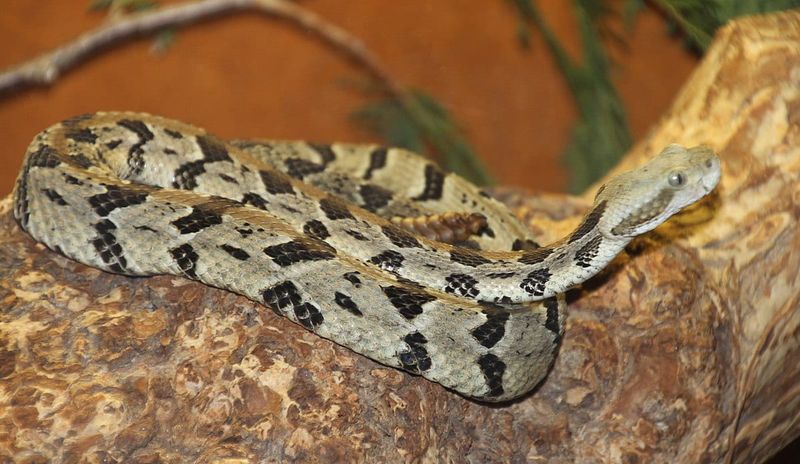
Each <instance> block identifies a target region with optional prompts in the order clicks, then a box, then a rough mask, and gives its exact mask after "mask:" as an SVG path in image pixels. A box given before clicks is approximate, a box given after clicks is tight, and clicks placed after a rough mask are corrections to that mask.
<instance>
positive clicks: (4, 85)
mask: <svg viewBox="0 0 800 464" xmlns="http://www.w3.org/2000/svg"><path fill="white" fill-rule="evenodd" d="M240 11H258V12H261V13H264V14H267V15H271V16H275V17H279V18H283V19H286V20H288V21H290V22H292V23H294V24H296V25H298V26H302V27H303V28H304V29H305V30H307V31H308V32H310V33H312V34H314V35H315V36H316V37H318V38H319V39H322V41H324V42H325V43H327V44H328V45H330V46H332V47H333V48H334V49H335V50H337V51H338V52H340V53H343V54H345V55H346V56H347V57H348V58H350V59H352V60H353V61H354V62H355V63H356V64H358V65H359V66H361V67H363V68H364V69H365V70H366V71H367V72H369V73H370V74H371V75H372V76H373V77H375V78H377V79H379V80H380V81H382V82H383V83H384V85H385V86H386V90H387V92H389V93H391V94H393V95H395V96H401V95H402V94H403V88H402V86H401V85H400V84H399V83H398V82H397V81H395V80H394V79H393V78H392V77H391V76H390V75H389V73H388V72H387V71H386V70H385V69H384V68H383V67H382V65H381V64H380V63H379V62H378V59H377V58H376V57H375V56H374V55H373V54H372V53H371V52H370V51H369V50H367V49H366V47H365V46H364V44H363V43H362V42H361V41H360V40H358V39H357V38H355V37H353V36H352V35H350V34H349V33H348V32H347V31H345V30H343V29H341V28H339V27H338V26H336V25H334V24H331V23H329V22H327V21H325V20H324V19H323V18H321V17H319V16H317V15H316V14H314V13H313V12H311V11H308V10H306V9H304V8H302V7H300V6H298V5H296V4H294V3H291V2H289V1H286V0H201V1H197V2H186V3H182V4H178V5H174V6H168V7H164V8H161V9H158V10H153V11H148V12H142V13H136V14H130V15H126V16H122V17H120V18H118V19H115V20H112V21H110V22H109V23H107V24H105V25H102V26H100V27H98V28H96V29H94V30H91V31H88V32H86V33H84V34H82V35H81V36H79V37H78V38H76V39H75V40H73V41H71V42H69V43H67V44H65V45H63V46H61V47H58V48H56V49H55V50H52V51H50V52H47V53H44V54H42V55H40V56H38V57H36V58H34V59H32V60H30V61H28V62H25V63H22V64H20V65H17V66H13V67H11V68H10V69H8V70H6V71H4V72H2V73H0V94H2V93H4V92H8V91H9V90H12V89H16V88H19V87H24V86H34V85H45V86H46V85H50V84H52V83H53V82H55V81H56V80H57V79H58V77H59V76H60V75H61V74H63V73H64V72H65V71H67V70H69V69H71V68H73V67H74V66H76V65H77V64H78V63H80V62H81V61H82V60H85V59H87V58H88V57H90V56H91V55H93V54H95V53H97V52H99V51H101V50H103V49H104V48H107V47H109V46H110V45H113V44H116V43H118V42H121V41H123V40H127V39H131V38H134V37H141V36H144V35H149V34H152V33H154V32H157V31H159V30H161V29H164V28H167V27H174V26H182V25H187V24H191V23H195V22H197V21H200V20H203V19H208V18H214V17H218V16H220V15H222V14H224V13H235V12H240Z"/></svg>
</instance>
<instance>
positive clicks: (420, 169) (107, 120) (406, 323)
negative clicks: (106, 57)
mask: <svg viewBox="0 0 800 464" xmlns="http://www.w3.org/2000/svg"><path fill="white" fill-rule="evenodd" d="M606 190H608V191H611V192H612V193H610V194H608V195H610V196H609V198H605V197H604V198H601V199H600V200H599V201H598V202H597V203H596V205H597V206H596V207H595V208H594V209H593V210H592V211H591V212H589V214H587V216H586V219H585V220H584V222H583V224H582V225H581V226H580V227H579V228H578V229H577V230H576V232H574V233H573V234H572V235H571V236H569V237H567V238H565V240H562V241H561V242H558V243H556V244H555V245H553V246H551V247H548V248H541V249H536V248H535V246H533V245H525V246H521V244H532V243H533V242H532V239H531V237H529V236H528V233H527V231H526V230H525V228H524V227H523V226H522V225H521V224H520V223H519V221H518V220H517V219H516V218H514V216H513V215H512V214H511V213H510V212H509V211H508V210H507V209H506V208H504V207H503V206H502V205H500V204H499V203H498V202H496V201H495V200H493V199H491V198H490V197H489V196H488V195H486V194H485V193H483V192H482V191H480V190H479V189H478V188H477V187H475V186H473V185H472V184H470V183H468V182H466V181H465V180H463V179H461V178H459V177H458V176H455V175H453V174H449V173H445V172H443V171H441V170H440V169H439V168H437V167H436V166H435V165H433V164H432V163H431V162H430V161H428V160H425V159H423V158H421V157H418V156H416V155H414V154H412V153H410V152H408V151H405V150H400V149H394V148H384V147H377V146H368V145H344V144H333V145H326V144H312V143H307V142H279V141H233V142H227V141H223V140H221V139H219V138H217V137H215V136H213V135H211V134H208V133H207V132H205V131H204V130H202V129H198V128H196V127H193V126H190V125H188V124H184V123H181V122H178V121H174V120H169V119H165V118H160V117H156V116H151V115H147V114H140V113H96V114H91V115H84V116H82V117H77V118H72V119H70V120H67V121H64V122H63V123H60V124H57V125H54V126H52V127H50V128H49V129H47V130H45V131H43V132H42V133H40V134H39V135H37V136H36V138H35V139H34V140H33V142H32V143H31V146H30V148H29V150H28V154H27V157H26V160H25V162H24V164H23V168H22V171H21V173H20V176H19V178H18V180H17V184H16V187H15V191H14V195H15V217H16V218H17V220H18V221H19V222H20V224H21V226H22V227H23V228H24V229H25V230H26V231H28V232H29V233H30V234H31V235H32V236H33V237H34V238H35V239H37V240H39V241H41V242H42V243H44V244H46V245H47V246H49V247H50V248H51V249H54V250H58V251H59V252H61V253H63V254H64V255H66V256H68V257H70V258H72V259H75V260H77V261H79V262H82V263H85V264H87V265H90V266H94V267H97V268H100V269H103V270H106V271H109V272H115V273H121V274H127V275H156V274H174V275H179V276H184V277H186V278H189V279H193V280H198V281H200V282H204V283H206V284H208V285H211V286H215V287H220V288H225V289H229V290H231V291H233V292H236V293H239V294H242V295H244V296H247V297H248V298H250V299H252V300H254V301H257V302H259V303H263V304H265V305H267V306H268V307H270V308H271V309H272V310H274V311H275V312H277V313H278V314H281V315H283V316H285V317H287V318H289V319H290V320H292V321H294V322H296V323H298V324H300V325H302V326H303V327H305V328H306V329H308V330H311V331H314V332H315V333H317V334H318V335H320V336H322V337H325V338H328V339H330V340H333V341H334V342H336V343H339V344H341V345H344V346H346V347H348V348H350V349H352V350H354V351H356V352H358V353H361V354H363V355H365V356H368V357H370V358H372V359H374V360H375V361H378V362H380V363H383V364H386V365H389V366H394V367H397V368H400V369H404V370H406V371H408V372H410V373H413V374H419V375H422V376H424V377H425V378H427V379H429V380H431V381H434V382H438V383H440V384H442V385H444V386H445V387H447V388H450V389H453V390H455V391H457V392H459V393H461V394H463V395H466V396H469V397H473V398H477V399H481V400H486V401H503V400H508V399H512V398H515V397H518V396H521V395H523V394H525V393H526V392H528V391H530V390H531V389H532V388H533V387H534V386H535V385H536V384H537V383H538V382H539V381H540V380H541V379H542V378H543V377H544V376H545V375H546V373H547V371H548V369H549V367H550V365H551V364H552V361H553V357H554V354H555V351H556V348H557V345H558V341H559V340H560V338H561V336H562V333H563V326H564V317H565V306H564V299H563V291H564V290H565V289H566V288H568V287H569V286H572V285H574V284H577V283H580V282H581V281H583V280H585V279H586V278H588V277H589V276H591V275H593V274H594V273H596V272H597V271H598V270H599V269H601V268H602V267H603V266H605V264H606V263H607V262H608V261H609V260H610V259H612V258H613V256H614V255H615V254H616V253H617V252H618V251H619V250H621V249H622V247H624V245H625V244H626V243H627V242H628V241H629V240H630V238H631V237H630V236H627V235H626V236H614V235H613V234H611V235H609V234H605V235H604V234H602V233H601V230H600V229H601V227H600V225H598V224H599V223H600V222H601V221H602V220H604V219H607V218H611V219H613V220H614V224H621V225H620V228H621V229H624V230H625V231H629V230H631V229H635V228H636V226H637V222H636V220H637V218H641V220H646V221H651V222H652V221H654V220H663V219H662V216H665V214H662V213H660V212H659V211H653V207H652V205H648V203H647V199H648V198H653V199H654V200H653V202H652V204H653V205H657V206H658V207H659V208H662V209H664V208H666V209H668V207H669V201H670V198H667V195H665V194H664V193H663V192H660V191H655V192H653V193H652V195H639V196H640V197H642V199H643V201H638V202H637V203H636V204H629V203H627V201H628V197H627V196H624V195H621V194H620V192H619V191H618V189H616V190H615V188H610V189H606ZM651 190H655V189H651ZM614 192H615V193H614ZM659 193H660V194H659ZM613 195H619V197H620V198H622V199H623V200H625V201H619V203H620V205H621V206H619V205H617V207H616V208H615V204H612V202H614V201H615V200H614V196H613ZM665 204H666V205H667V206H665ZM627 211H631V212H632V214H633V216H631V215H628V214H626V212H627ZM453 213H456V214H464V215H468V214H473V213H477V214H480V215H481V216H482V217H485V225H484V224H483V223H482V227H481V229H480V233H476V234H475V235H474V236H473V237H470V238H469V239H468V240H465V241H464V243H461V244H460V245H463V246H464V247H461V246H454V245H451V244H444V243H439V242H435V241H432V240H430V239H428V238H425V237H423V236H419V235H415V234H414V233H413V232H410V231H408V230H406V229H404V228H403V227H401V226H399V225H397V224H394V223H392V222H391V221H390V219H392V218H397V217H400V218H403V217H407V218H414V217H418V216H425V215H442V214H453ZM670 214H672V212H669V214H666V217H668V215H670ZM666 217H664V219H665V218H666ZM654 218H655V219H654ZM484 250H487V251H484ZM512 250H520V251H512Z"/></svg>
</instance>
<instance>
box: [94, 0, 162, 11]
mask: <svg viewBox="0 0 800 464" xmlns="http://www.w3.org/2000/svg"><path fill="white" fill-rule="evenodd" d="M155 6H156V2H155V1H153V0H92V3H91V4H90V5H89V9H91V10H95V11H100V10H110V9H111V8H118V9H120V10H122V11H125V12H134V11H144V10H149V9H151V8H153V7H155Z"/></svg>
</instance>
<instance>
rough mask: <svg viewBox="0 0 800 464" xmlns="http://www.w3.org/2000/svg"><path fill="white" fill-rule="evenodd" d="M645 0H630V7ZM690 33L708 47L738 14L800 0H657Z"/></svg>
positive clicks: (695, 43)
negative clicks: (726, 24) (713, 38)
mask: <svg viewBox="0 0 800 464" xmlns="http://www.w3.org/2000/svg"><path fill="white" fill-rule="evenodd" d="M642 1H643V0H628V2H627V4H626V8H627V9H633V8H634V7H633V6H631V5H632V4H640V3H642ZM653 4H654V5H655V6H656V7H657V8H658V9H660V10H662V11H663V12H664V13H666V15H667V16H668V17H669V19H670V21H672V22H673V24H674V26H677V28H678V29H680V30H681V31H682V32H683V33H684V34H685V36H686V41H687V43H688V45H689V46H690V47H691V48H693V49H694V50H696V51H698V52H703V51H705V49H706V48H708V45H709V44H710V43H711V38H712V37H713V35H714V31H716V30H717V29H718V28H719V27H720V26H722V25H724V24H725V23H727V22H728V21H730V20H731V19H733V18H736V17H738V16H744V15H751V14H758V13H769V12H772V11H779V10H786V9H790V8H797V7H800V0H654V1H653Z"/></svg>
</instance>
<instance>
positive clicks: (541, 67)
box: [0, 0, 699, 194]
mask: <svg viewBox="0 0 800 464" xmlns="http://www.w3.org/2000/svg"><path fill="white" fill-rule="evenodd" d="M2 3H3V8H2V9H1V10H0V43H2V44H3V45H2V46H0V68H8V67H11V66H13V65H15V64H19V63H22V62H24V61H26V60H29V59H31V58H33V57H35V56H37V55H38V54H40V53H43V52H46V51H49V50H51V49H53V48H55V47H57V46H59V45H62V44H64V43H66V42H67V41H69V40H71V39H74V38H75V37H76V36H78V35H79V34H81V33H83V32H85V31H88V30H90V29H91V28H94V27H97V26H99V25H101V24H102V23H103V22H104V21H106V20H107V18H108V15H109V10H108V9H103V8H102V7H104V6H107V3H108V2H103V1H100V2H92V1H90V0H70V1H30V0H3V2H2ZM117 3H122V4H125V5H127V6H128V7H130V8H131V9H134V10H135V9H140V8H148V6H149V7H151V8H158V7H160V6H162V5H164V4H174V3H178V2H164V1H161V2H158V3H156V4H153V2H147V1H141V0H134V1H130V0H126V1H122V2H117ZM525 3H526V2H519V3H517V2H515V1H504V0H496V1H490V2H478V3H472V2H441V1H437V2H431V1H426V0H405V1H402V2H386V1H381V0H365V1H347V2H342V1H337V0H309V1H303V2H299V3H298V4H299V5H300V6H302V7H303V8H306V9H308V10H310V11H312V12H314V13H316V14H318V15H319V16H321V17H322V18H324V19H325V20H326V21H328V22H330V23H332V24H335V25H337V26H339V27H341V28H343V29H344V30H346V31H348V32H349V33H350V34H352V36H353V37H355V38H357V39H358V40H360V41H361V42H362V43H363V44H364V45H365V46H366V47H367V48H368V49H369V50H370V51H372V53H373V54H374V55H375V56H377V57H378V59H379V60H380V62H381V63H382V66H383V68H384V69H385V70H386V71H387V72H388V73H389V74H390V75H391V76H392V77H393V78H394V79H395V80H396V81H398V82H400V83H402V84H403V85H404V86H406V87H407V88H409V89H417V90H420V91H422V92H424V94H426V95H427V96H429V97H430V98H431V99H432V100H434V101H435V103H436V104H438V105H440V106H441V107H442V108H443V109H445V110H446V111H447V112H448V114H449V115H450V116H451V121H452V123H453V125H454V127H455V128H456V129H457V130H458V131H459V136H460V137H462V138H463V139H462V140H463V141H464V142H466V143H467V144H468V147H471V149H472V152H474V153H475V154H476V156H477V157H478V158H479V160H480V161H481V162H482V165H483V167H484V168H485V173H484V174H483V175H478V176H477V177H476V176H475V175H470V173H469V172H467V173H466V174H467V175H468V176H470V177H472V178H473V179H475V180H478V181H486V180H488V179H491V180H493V181H494V182H495V183H497V184H500V185H516V186H523V187H528V188H531V189H536V190H545V191H566V190H568V189H569V188H570V176H569V172H570V170H569V167H568V165H567V164H566V163H564V162H563V159H564V158H563V156H562V155H563V154H564V152H565V151H566V150H567V149H568V148H569V146H570V141H571V136H572V134H573V129H574V128H575V127H576V124H578V123H579V122H580V120H581V116H582V114H581V111H582V108H580V107H579V105H577V104H576V98H575V93H574V89H573V88H571V86H570V82H569V81H568V80H567V79H565V74H564V70H563V69H562V68H560V67H559V62H558V60H557V59H556V55H554V53H553V50H552V49H551V48H550V47H548V44H547V42H546V41H545V40H544V39H543V35H542V34H541V31H540V30H539V29H538V28H537V27H536V25H535V23H534V22H533V21H532V20H531V19H530V17H529V16H525V15H526V12H525V10H524V6H525ZM582 3H586V4H588V5H590V6H591V5H592V4H595V3H596V4H597V5H600V6H602V7H603V8H606V9H607V11H601V12H599V13H598V12H592V11H590V13H592V14H597V15H598V17H600V16H601V17H600V18H599V20H598V22H597V23H592V24H598V25H599V27H598V28H597V30H596V31H595V32H596V37H589V38H588V39H589V41H590V42H589V43H593V44H594V45H595V46H596V48H597V49H599V50H600V51H605V52H606V53H607V55H608V65H607V69H606V70H607V73H606V74H607V76H608V77H609V78H610V82H611V83H613V85H614V86H615V88H616V89H617V91H618V96H619V101H620V102H621V105H622V107H624V111H625V115H626V117H627V124H628V126H629V129H630V136H629V137H630V140H636V139H638V138H640V137H641V136H642V135H643V134H645V133H646V131H647V130H648V128H649V127H650V126H651V125H652V124H653V123H655V122H656V121H657V120H658V118H659V117H660V115H661V114H662V113H663V112H664V111H665V110H666V109H667V108H668V106H669V104H670V102H671V100H672V99H673V97H674V95H675V93H676V92H677V90H678V89H679V88H680V86H681V84H682V83H683V82H684V81H685V79H686V78H687V76H688V75H689V73H691V71H692V69H693V68H694V66H695V65H696V63H697V62H698V59H699V55H698V54H697V53H695V52H693V51H692V49H691V48H689V47H687V42H686V40H685V38H684V36H683V35H682V34H676V33H675V32H676V31H677V30H676V28H675V27H673V26H671V25H670V20H669V16H668V15H667V14H665V13H664V12H663V11H661V10H658V9H655V8H649V7H646V6H645V7H643V8H641V9H639V10H638V13H636V14H632V13H630V12H627V13H626V10H625V9H626V7H628V6H629V5H628V4H629V3H630V2H629V1H627V0H625V1H623V0H620V1H610V2H609V1H603V2H575V3H573V2H569V1H540V2H538V4H533V3H530V4H529V5H535V6H536V7H538V12H540V13H541V18H542V19H543V20H544V21H546V24H547V25H548V26H549V28H550V29H552V32H553V34H554V35H555V36H556V38H557V41H558V46H559V47H562V48H563V50H564V51H565V53H566V54H567V55H568V57H569V58H570V59H572V60H574V62H575V63H576V64H577V65H580V64H582V57H583V56H584V55H585V54H586V53H587V51H586V40H585V38H584V37H582V34H581V16H579V15H578V14H576V5H581V4H582ZM634 3H636V2H634ZM92 4H94V5H95V9H91V8H90V6H91V5H92ZM467 4H469V5H471V7H467V8H465V5H467ZM478 5H479V6H478ZM520 5H522V8H520ZM97 7H100V8H97ZM584 13H585V12H584ZM626 18H628V24H626ZM598 38H599V40H595V39H598ZM590 52H591V50H590ZM584 74H587V73H584ZM591 77H596V76H592V75H591V72H589V73H588V74H587V76H579V80H580V79H583V80H586V79H587V78H591ZM601 77H603V76H601ZM592 86H595V87H596V86H597V84H595V83H592V82H591V80H589V89H590V93H589V97H590V100H602V99H603V98H604V97H603V95H602V94H601V95H600V97H599V98H594V96H595V95H594V93H595V92H596V90H595V89H594V88H593V87H592ZM374 87H375V84H374V83H372V82H370V78H369V75H368V74H367V73H365V72H364V70H363V68H361V67H359V66H358V65H356V64H354V63H352V62H351V61H350V60H348V59H347V58H346V57H345V56H343V55H342V54H341V53H340V52H339V51H337V50H335V49H334V48H332V47H330V46H328V45H326V44H324V43H323V42H321V41H320V40H319V39H317V38H315V37H314V36H313V35H310V34H308V33H305V32H304V31H303V29H302V28H300V27H298V26H296V25H294V24H291V23H289V22H287V21H285V20H280V19H277V18H273V17H269V16H266V15H263V14H258V13H253V12H249V13H248V12H246V13H239V14H231V15H226V16H224V17H221V18H218V19H214V20H208V21H204V22H202V23H200V24H194V25H191V26H188V27H184V28H181V29H180V30H175V31H170V32H169V33H167V34H162V35H161V36H159V37H158V39H153V38H147V37H146V38H141V39H139V40H135V41H129V42H125V43H121V44H118V45H115V46H113V47H109V48H107V49H106V50H104V51H103V52H102V53H98V54H95V55H93V57H92V58H89V59H87V60H85V61H82V62H81V63H80V64H79V65H78V66H77V67H75V68H73V69H72V70H70V71H68V72H66V73H65V74H64V75H63V76H61V77H60V78H59V79H58V80H57V81H56V82H55V83H54V84H53V85H51V86H50V87H23V88H17V89H12V90H11V91H6V92H4V93H2V94H0V140H2V141H3V146H2V150H0V194H5V193H8V192H10V191H11V188H12V185H13V180H14V178H15V176H16V171H17V170H18V168H19V165H20V162H21V159H22V156H23V154H24V152H25V148H26V147H27V145H28V143H29V142H30V140H31V139H32V137H33V136H34V135H35V134H36V133H37V132H39V131H40V130H42V129H44V128H45V127H47V126H49V125H51V124H53V123H55V122H57V121H59V120H61V119H64V118H67V117H69V116H72V115H75V114H79V113H85V112H93V111H98V110H132V111H145V112H150V113H155V114H159V115H164V116H169V117H173V118H177V119H181V120H184V121H186V122H191V123H193V124H195V125H199V126H201V127H204V128H206V129H207V130H209V131H211V132H213V133H215V134H217V135H219V136H221V137H225V138H234V137H236V138H247V137H261V138H278V139H306V140H313V141H319V142H325V141H328V142H331V141H347V142H381V143H398V139H399V141H400V142H403V141H404V140H403V138H404V134H405V133H406V132H408V131H407V130H405V129H406V128H404V127H403V126H402V125H403V121H402V117H400V122H399V125H400V127H399V128H398V127H396V126H397V124H394V126H393V127H390V128H388V129H386V128H385V127H384V129H385V130H388V131H389V132H392V131H393V133H394V135H391V134H390V135H389V136H388V137H386V136H382V135H380V134H377V133H375V132H374V131H373V130H370V127H371V126H374V125H375V124H374V121H375V120H376V119H380V118H381V116H380V115H378V116H377V117H376V116H375V114H374V113H370V116H369V117H370V118H371V120H372V122H373V124H369V122H367V123H365V122H364V120H363V119H362V120H357V119H355V118H354V117H353V114H354V113H356V112H359V111H361V112H362V113H363V112H364V111H367V112H369V111H379V112H380V110H381V109H382V107H381V103H382V100H381V99H380V96H376V95H375V93H376V92H375V91H374ZM602 87H603V82H602V81H601V82H600V88H601V89H600V90H601V93H602ZM602 103H603V104H604V105H605V106H608V103H607V102H602ZM611 103H612V104H613V103H614V102H611ZM383 109H386V108H383ZM389 111H390V113H391V108H389ZM604 111H605V112H607V110H602V109H601V111H600V114H598V115H597V117H598V118H600V119H601V120H608V119H611V118H609V117H607V116H606V114H605V113H604ZM386 118H387V116H386V115H385V114H384V115H383V119H381V120H384V119H386ZM388 118H389V119H391V114H390V115H389V116H388ZM395 119H397V118H395ZM388 124H390V125H391V124H393V123H392V122H391V121H389V123H388ZM384 125H385V124H384ZM412 125H413V124H412ZM373 129H374V128H373ZM406 138H408V137H406ZM423 142H424V144H423V145H424V146H426V147H430V146H431V145H436V140H434V143H433V144H432V143H431V141H430V140H423ZM601 142H602V141H598V140H594V141H593V142H592V145H593V150H597V149H602V148H603V147H602V145H603V144H602V143H601ZM440 145H441V144H440ZM444 145H447V142H446V141H445V142H444ZM450 145H452V144H450ZM612 145H613V143H612ZM433 151H434V152H435V151H436V150H433ZM618 151H619V150H618ZM434 155H438V156H440V157H442V156H443V155H442V154H441V153H434ZM447 156H448V155H446V154H445V155H444V157H445V159H444V161H447V160H448V159H449V158H447ZM609 163H610V164H611V165H613V162H611V161H606V162H605V163H598V165H599V166H600V168H597V169H595V170H596V171H598V172H599V174H602V172H604V169H603V167H604V166H608V165H609ZM443 164H446V163H443ZM573 164H574V163H573ZM450 167H451V168H453V167H454V166H450ZM455 168H456V169H458V166H457V165H456V166H455ZM571 190H572V191H579V190H580V187H573V188H572V189H571Z"/></svg>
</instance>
